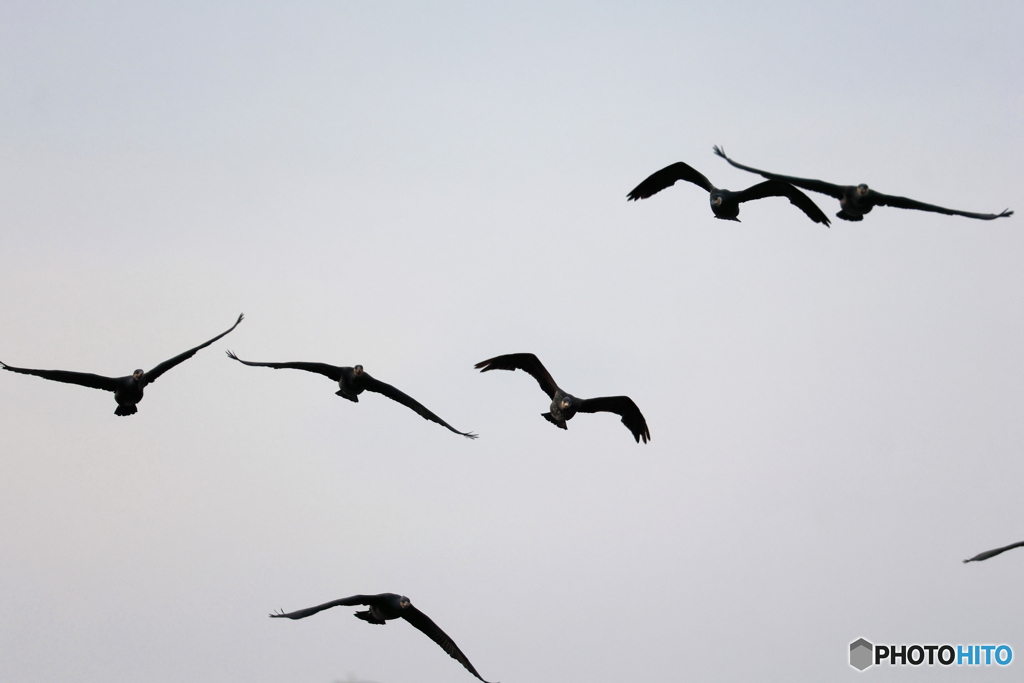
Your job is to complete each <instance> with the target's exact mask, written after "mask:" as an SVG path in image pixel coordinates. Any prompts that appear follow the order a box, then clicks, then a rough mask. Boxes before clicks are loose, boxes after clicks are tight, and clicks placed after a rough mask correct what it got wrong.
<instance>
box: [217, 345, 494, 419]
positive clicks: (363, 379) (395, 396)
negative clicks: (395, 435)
mask: <svg viewBox="0 0 1024 683" xmlns="http://www.w3.org/2000/svg"><path fill="white" fill-rule="evenodd" d="M227 353H228V357H229V358H234V359H235V360H237V361H238V362H239V363H242V364H244V365H252V366H253V367H265V368H274V369H275V370H277V369H280V368H288V369H291V370H305V371H306V372H315V373H317V374H319V375H323V376H324V377H327V378H329V379H332V380H334V381H335V382H337V383H338V385H339V387H340V388H339V390H338V391H336V392H334V393H335V394H337V395H338V396H341V397H342V398H347V399H348V400H350V401H352V402H353V403H359V394H361V393H363V392H364V391H373V392H375V393H378V394H383V395H385V396H387V397H388V398H390V399H391V400H392V401H398V402H399V403H401V404H402V405H403V406H405V407H406V408H412V409H413V410H414V411H416V412H417V413H419V415H420V417H422V418H423V419H425V420H430V421H431V422H436V423H437V424H439V425H441V426H443V427H447V428H448V429H449V430H451V431H453V432H455V433H456V434H460V435H462V436H464V437H466V438H467V439H475V438H477V436H476V434H473V433H471V432H460V431H459V430H458V429H456V428H455V427H452V426H451V425H450V424H448V423H447V422H445V421H444V420H442V419H441V418H439V417H438V416H437V415H434V414H433V413H432V412H430V411H429V410H427V409H426V408H425V407H424V406H423V405H422V404H421V403H420V402H419V401H417V400H415V399H414V398H412V397H411V396H406V395H405V394H403V393H402V392H401V391H399V390H398V389H396V388H394V387H393V386H391V385H390V384H385V383H384V382H381V381H380V380H377V379H374V378H373V377H371V376H370V374H369V373H368V372H365V371H364V370H363V366H362V365H356V366H355V367H351V368H350V367H338V366H336V365H328V364H327V363H305V362H301V361H300V362H291V363H254V362H251V361H247V360H242V359H241V358H239V357H238V356H236V355H235V354H234V353H233V352H232V351H228V352H227Z"/></svg>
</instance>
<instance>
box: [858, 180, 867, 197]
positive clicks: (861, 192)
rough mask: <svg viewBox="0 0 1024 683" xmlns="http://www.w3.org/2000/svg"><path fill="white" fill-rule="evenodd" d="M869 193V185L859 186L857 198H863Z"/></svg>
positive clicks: (862, 184)
mask: <svg viewBox="0 0 1024 683" xmlns="http://www.w3.org/2000/svg"><path fill="white" fill-rule="evenodd" d="M867 193H868V186H867V185H865V184H864V183H861V184H860V185H858V186H857V196H858V197H863V196H865V195H866V194H867Z"/></svg>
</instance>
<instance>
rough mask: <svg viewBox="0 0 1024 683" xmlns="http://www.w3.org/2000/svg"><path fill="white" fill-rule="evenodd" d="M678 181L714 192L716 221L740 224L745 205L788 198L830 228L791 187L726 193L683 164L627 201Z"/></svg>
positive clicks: (658, 174)
mask: <svg viewBox="0 0 1024 683" xmlns="http://www.w3.org/2000/svg"><path fill="white" fill-rule="evenodd" d="M677 180H685V181H686V182H688V183H693V184H694V185H697V186H699V187H702V188H704V189H705V190H706V191H708V192H710V193H711V195H710V199H711V210H712V211H713V212H714V214H715V218H721V219H722V220H727V221H736V222H737V223H738V222H739V220H740V219H739V218H737V216H738V215H739V213H740V204H741V203H743V202H749V201H751V200H754V199H763V198H765V197H786V198H788V199H789V201H790V203H791V204H793V205H794V206H796V207H797V208H799V209H800V210H801V211H803V212H804V213H805V214H807V217H808V218H810V219H811V220H812V221H814V222H815V223H822V224H824V225H825V227H828V225H829V219H828V216H826V215H825V212H824V211H822V210H821V209H819V208H818V205H817V204H815V203H814V201H813V200H812V199H811V198H810V197H808V196H807V195H805V194H804V193H803V192H801V191H800V190H798V189H796V188H795V187H793V186H792V185H790V184H789V183H784V182H781V181H779V180H766V181H765V182H763V183H758V184H757V185H752V186H751V187H748V188H747V189H745V190H743V191H742V192H732V191H730V190H722V189H719V188H717V187H715V186H714V185H712V184H711V181H710V180H708V179H707V178H705V177H704V175H703V174H701V173H700V172H699V171H697V170H696V169H695V168H693V167H692V166H690V165H688V164H684V163H683V162H681V161H679V162H676V163H674V164H672V165H671V166H666V167H665V168H663V169H661V170H660V171H655V172H654V173H652V174H651V175H650V176H648V178H647V179H646V180H644V181H643V182H642V183H640V184H639V185H637V186H636V187H634V188H633V191H632V192H630V193H629V194H628V195H626V199H627V201H636V200H638V199H647V198H648V197H650V196H651V195H654V194H657V193H658V192H661V191H662V190H664V189H665V188H666V187H671V186H672V185H675V183H676V181H677Z"/></svg>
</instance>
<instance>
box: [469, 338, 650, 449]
mask: <svg viewBox="0 0 1024 683" xmlns="http://www.w3.org/2000/svg"><path fill="white" fill-rule="evenodd" d="M473 367H475V368H477V369H479V370H480V372H487V371H488V370H525V371H526V372H528V373H530V374H531V375H533V378H534V379H535V380H537V383H538V384H539V385H540V388H541V389H543V390H544V393H545V394H547V395H548V398H550V399H551V412H548V413H541V416H543V418H544V419H545V420H547V421H548V422H550V423H551V424H553V425H555V426H557V427H559V428H561V429H568V426H567V425H566V424H565V423H566V420H570V419H572V416H573V415H575V414H576V413H615V414H616V415H619V416H621V417H622V424H624V425H626V428H627V429H628V430H629V431H630V432H632V434H633V438H634V439H636V442H637V443H640V439H643V440H644V443H647V441H648V440H649V439H650V438H651V432H650V430H649V429H648V428H647V420H645V419H644V416H643V414H642V413H641V412H640V409H639V408H637V406H636V404H635V403H633V399H631V398H630V397H629V396H604V397H601V398H586V399H582V398H576V397H575V396H573V395H572V394H569V393H567V392H565V391H562V390H561V389H559V388H558V385H557V384H555V380H554V379H552V377H551V373H549V372H548V371H547V369H546V368H545V367H544V366H543V365H542V364H541V362H540V359H539V358H537V356H535V355H533V354H532V353H510V354H508V355H505V356H497V357H495V358H491V359H489V360H485V361H481V362H479V363H477V364H476V365H474V366H473Z"/></svg>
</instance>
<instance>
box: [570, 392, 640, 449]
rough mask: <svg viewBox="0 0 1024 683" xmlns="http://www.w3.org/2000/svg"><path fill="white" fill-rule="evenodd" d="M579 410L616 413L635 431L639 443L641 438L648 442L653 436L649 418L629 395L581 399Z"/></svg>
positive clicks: (627, 427) (623, 422)
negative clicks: (648, 425)
mask: <svg viewBox="0 0 1024 683" xmlns="http://www.w3.org/2000/svg"><path fill="white" fill-rule="evenodd" d="M577 410H578V411H579V412H581V413H615V414H616V415H620V416H621V417H622V424H624V425H626V429H628V430H629V431H631V432H632V433H633V438H634V439H636V442H637V443H640V439H641V438H642V439H643V440H644V443H647V442H648V441H649V440H650V438H651V431H650V430H649V429H648V428H647V420H645V419H644V416H643V413H641V412H640V409H639V408H637V406H636V404H635V403H633V399H631V398H630V397H629V396H602V397H600V398H588V399H585V400H583V401H580V404H579V407H578V408H577Z"/></svg>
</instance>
